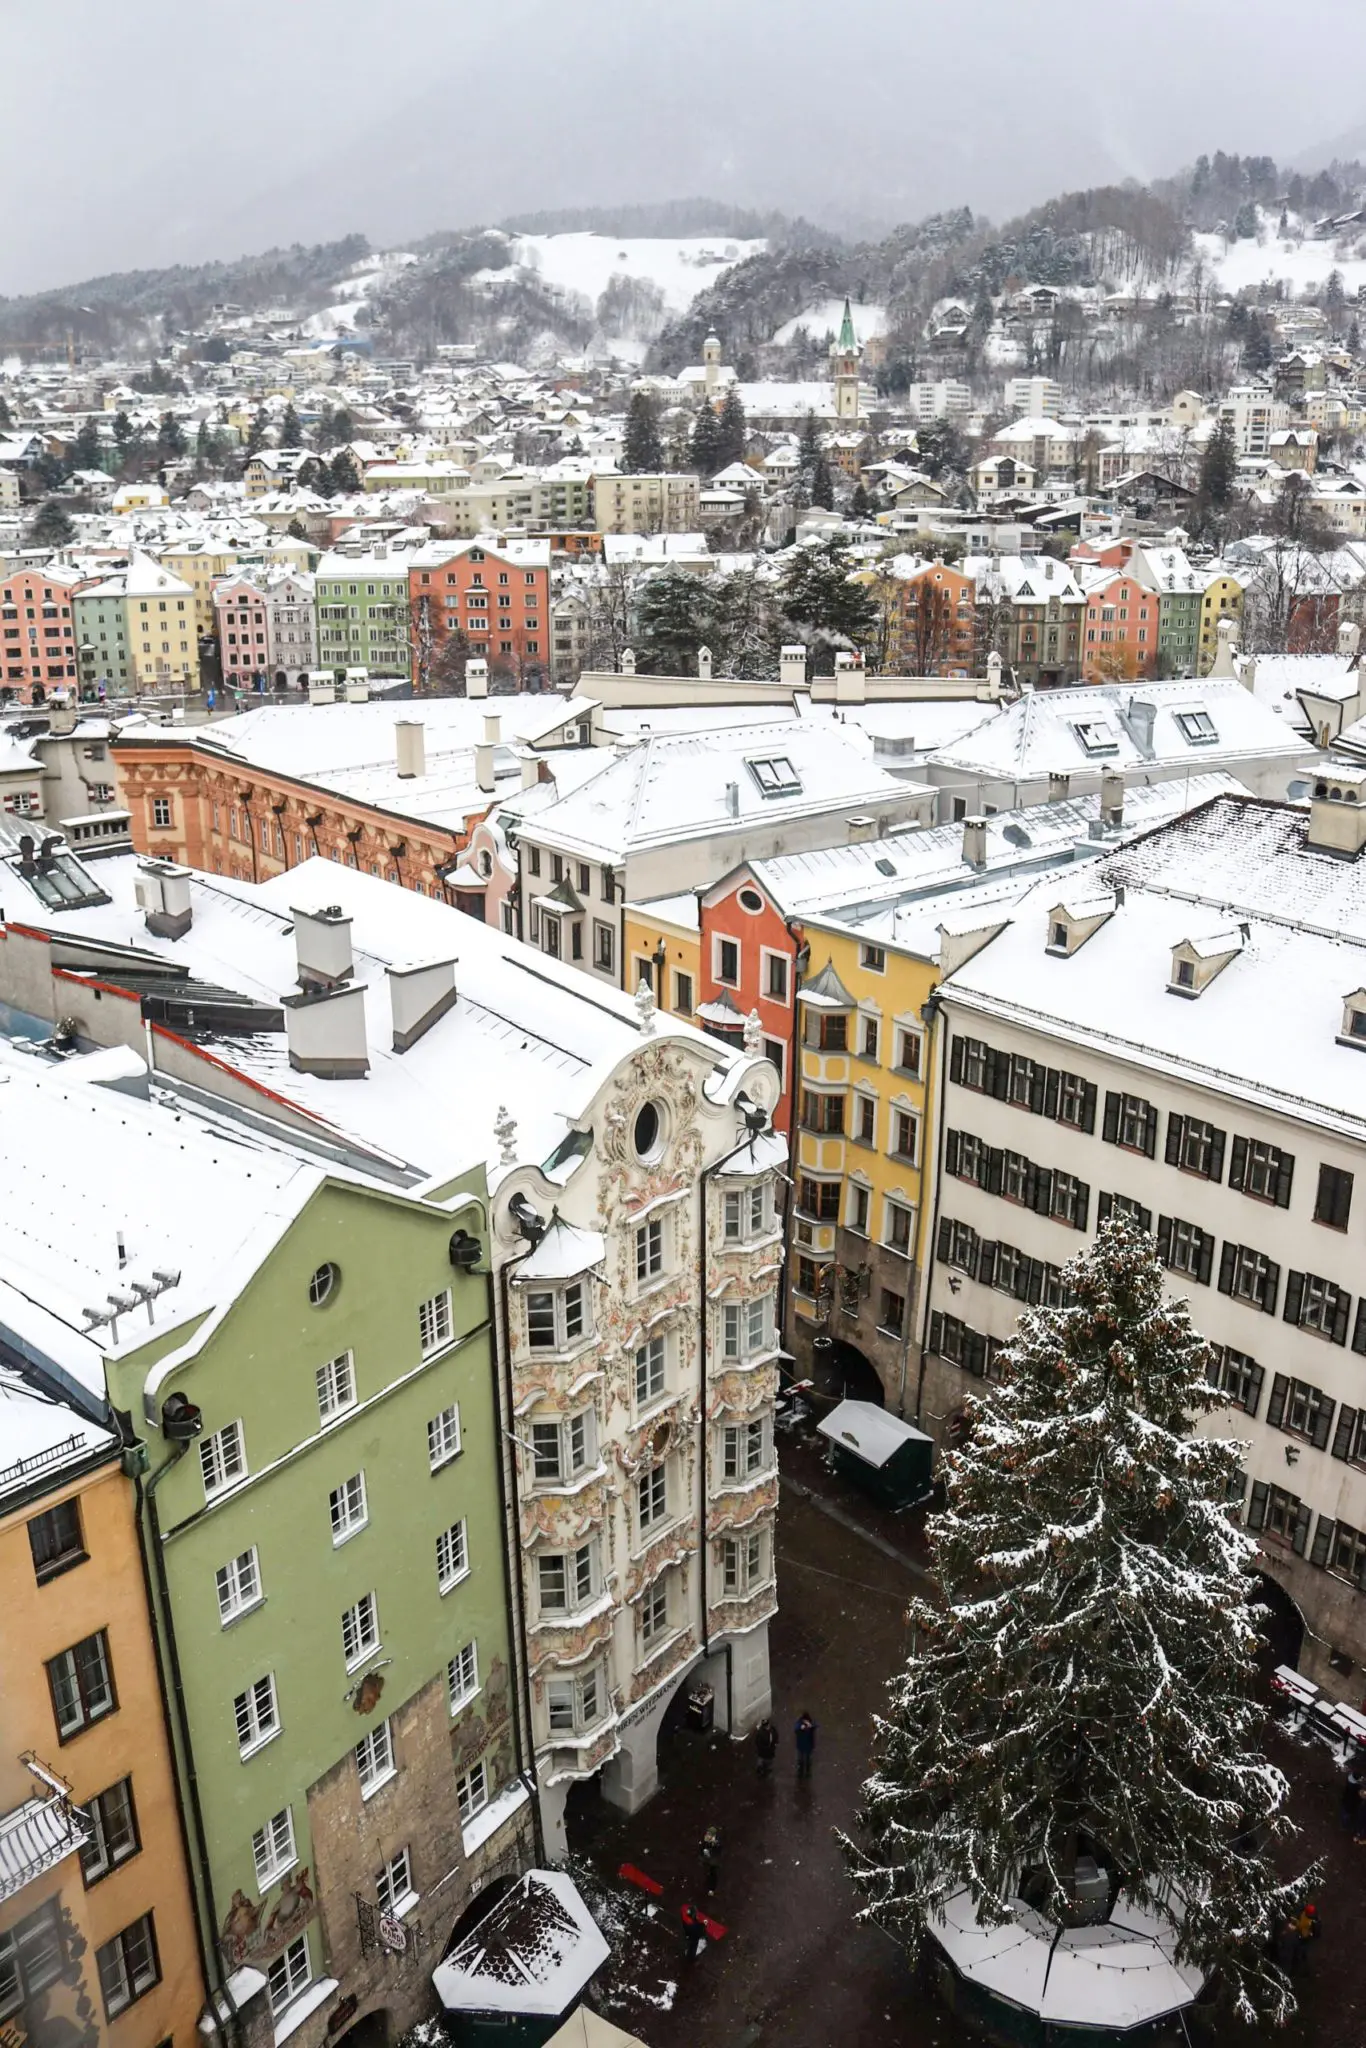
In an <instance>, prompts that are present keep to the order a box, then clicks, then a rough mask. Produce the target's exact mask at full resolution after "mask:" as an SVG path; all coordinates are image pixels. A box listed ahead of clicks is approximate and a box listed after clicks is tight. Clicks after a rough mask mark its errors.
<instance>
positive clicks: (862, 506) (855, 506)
mask: <svg viewBox="0 0 1366 2048" xmlns="http://www.w3.org/2000/svg"><path fill="white" fill-rule="evenodd" d="M872 509H873V501H872V499H871V498H870V497H869V496H868V493H867V491H865V490H864V488H863V485H862V484H861V483H858V484H855V485H854V495H853V497H852V499H851V500H850V503H849V510H850V511H851V512H852V513H853V515H854V517H855V518H856V519H866V518H867V517H868V514H869V513H870V512H871V511H872Z"/></svg>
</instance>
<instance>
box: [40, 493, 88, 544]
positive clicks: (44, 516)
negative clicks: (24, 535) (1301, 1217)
mask: <svg viewBox="0 0 1366 2048" xmlns="http://www.w3.org/2000/svg"><path fill="white" fill-rule="evenodd" d="M28 537H29V539H30V540H31V541H32V543H33V545H34V547H36V548H65V547H70V545H71V543H72V541H73V540H75V538H76V529H75V527H74V526H73V525H72V524H71V521H70V519H69V518H68V516H67V513H66V509H65V507H64V506H62V505H60V504H59V503H58V502H57V500H56V499H55V498H44V500H43V502H42V504H41V505H40V506H39V507H38V510H37V512H36V513H35V514H34V518H33V524H32V525H31V526H30V528H29V530H28Z"/></svg>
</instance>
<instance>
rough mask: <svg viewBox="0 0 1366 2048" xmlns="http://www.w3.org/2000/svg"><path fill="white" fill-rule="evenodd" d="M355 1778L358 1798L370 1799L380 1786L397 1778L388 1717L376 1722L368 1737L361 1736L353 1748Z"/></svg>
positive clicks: (391, 1732)
mask: <svg viewBox="0 0 1366 2048" xmlns="http://www.w3.org/2000/svg"><path fill="white" fill-rule="evenodd" d="M355 1758H356V1776H357V1778H358V1779H359V1780H360V1796H361V1798H362V1799H372V1798H373V1797H374V1795H375V1793H376V1792H378V1791H379V1789H380V1787H381V1785H387V1784H388V1783H389V1780H390V1779H391V1778H394V1777H397V1775H398V1766H397V1764H396V1763H395V1762H394V1731H393V1728H392V1727H391V1725H390V1723H389V1719H388V1716H387V1715H386V1717H385V1719H384V1720H382V1721H380V1722H378V1723H377V1724H376V1725H375V1727H373V1728H372V1729H371V1730H370V1732H369V1734H368V1735H362V1737H361V1739H360V1741H359V1742H358V1743H357V1744H356V1747H355Z"/></svg>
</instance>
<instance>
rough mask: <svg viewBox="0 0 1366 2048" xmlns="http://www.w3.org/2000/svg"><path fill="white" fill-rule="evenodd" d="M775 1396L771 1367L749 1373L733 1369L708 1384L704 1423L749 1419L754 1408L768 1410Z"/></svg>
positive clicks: (766, 1366) (765, 1366) (762, 1367)
mask: <svg viewBox="0 0 1366 2048" xmlns="http://www.w3.org/2000/svg"><path fill="white" fill-rule="evenodd" d="M775 1392H776V1386H775V1381H774V1372H773V1368H772V1366H771V1365H764V1366H759V1367H758V1368H757V1369H755V1370H753V1371H750V1372H741V1371H737V1370H736V1368H735V1367H733V1366H732V1367H731V1368H730V1369H729V1370H728V1371H726V1372H723V1373H720V1374H718V1376H717V1377H716V1378H715V1379H714V1380H713V1381H712V1382H711V1386H710V1389H709V1391H708V1396H707V1420H708V1421H709V1422H715V1421H716V1420H717V1418H718V1417H719V1416H722V1415H736V1416H740V1415H748V1414H750V1413H752V1412H753V1410H754V1409H756V1408H764V1407H767V1406H768V1404H769V1402H771V1401H772V1399H773V1396H774V1394H775Z"/></svg>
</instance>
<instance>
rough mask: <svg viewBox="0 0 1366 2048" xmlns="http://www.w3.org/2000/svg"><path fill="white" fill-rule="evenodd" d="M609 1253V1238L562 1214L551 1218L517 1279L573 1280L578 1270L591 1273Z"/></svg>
mask: <svg viewBox="0 0 1366 2048" xmlns="http://www.w3.org/2000/svg"><path fill="white" fill-rule="evenodd" d="M606 1252H607V1240H606V1239H605V1238H604V1237H603V1235H602V1232H601V1231H599V1230H582V1229H580V1228H579V1226H578V1225H577V1224H576V1223H566V1222H565V1221H564V1219H563V1217H561V1216H558V1215H557V1216H555V1217H554V1218H553V1220H552V1221H551V1224H550V1227H549V1229H548V1230H547V1231H546V1233H545V1236H544V1237H543V1238H542V1239H541V1241H540V1243H539V1244H538V1245H537V1247H536V1249H535V1251H533V1252H532V1253H531V1254H530V1255H529V1256H528V1257H527V1258H525V1259H523V1260H522V1263H521V1265H520V1266H518V1268H517V1272H516V1275H515V1277H516V1279H517V1280H518V1281H530V1280H572V1279H573V1277H574V1275H575V1274H576V1273H591V1272H592V1271H593V1269H594V1268H595V1267H596V1266H600V1265H601V1264H602V1261H603V1259H604V1257H605V1256H606Z"/></svg>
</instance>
